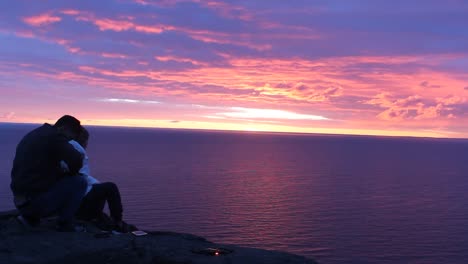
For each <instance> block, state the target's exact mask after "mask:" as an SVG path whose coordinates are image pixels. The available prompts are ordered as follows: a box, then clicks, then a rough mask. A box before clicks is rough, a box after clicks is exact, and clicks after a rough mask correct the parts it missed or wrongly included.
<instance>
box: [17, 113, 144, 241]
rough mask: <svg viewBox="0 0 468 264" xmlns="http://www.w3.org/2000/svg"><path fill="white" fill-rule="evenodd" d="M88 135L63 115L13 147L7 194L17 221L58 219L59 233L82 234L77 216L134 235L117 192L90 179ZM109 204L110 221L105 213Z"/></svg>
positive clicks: (100, 225)
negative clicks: (125, 220)
mask: <svg viewBox="0 0 468 264" xmlns="http://www.w3.org/2000/svg"><path fill="white" fill-rule="evenodd" d="M88 139H89V133H88V131H87V130H86V129H85V128H84V127H82V126H81V123H80V121H79V120H78V119H76V118H75V117H73V116H69V115H65V116H63V117H61V118H60V119H59V120H57V122H56V123H55V124H54V125H50V124H44V125H42V126H40V127H39V128H36V129H34V130H33V131H31V132H29V133H28V134H27V135H26V136H24V137H23V139H22V140H21V141H20V143H19V144H18V146H17V148H16V155H15V159H14V161H13V169H12V172H11V189H12V191H13V195H14V203H15V206H16V208H17V209H18V210H19V212H20V215H19V216H18V219H19V220H20V221H21V222H22V223H24V224H27V225H30V226H37V225H39V223H40V219H41V217H46V216H50V215H53V214H58V218H57V230H58V231H63V232H74V231H83V230H84V228H83V227H81V226H79V225H76V224H75V222H74V219H75V217H78V218H80V219H83V220H91V221H94V222H95V223H96V224H97V225H98V227H101V228H102V229H106V230H115V231H118V232H130V231H134V230H136V228H135V227H134V226H132V225H128V224H126V223H125V222H124V221H122V211H123V210H122V203H121V199H120V193H119V190H118V188H117V186H116V185H115V184H114V183H111V182H107V183H99V182H98V181H97V180H96V179H94V178H93V177H91V175H90V174H89V166H88V157H87V155H86V151H85V149H86V147H87V145H88ZM106 202H107V203H108V206H109V211H110V214H111V217H110V218H109V217H108V216H107V215H106V214H104V213H103V209H104V205H105V203H106Z"/></svg>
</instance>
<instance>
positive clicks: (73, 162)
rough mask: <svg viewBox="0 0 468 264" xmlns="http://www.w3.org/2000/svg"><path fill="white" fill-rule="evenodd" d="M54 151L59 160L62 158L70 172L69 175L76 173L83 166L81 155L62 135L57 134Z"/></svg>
mask: <svg viewBox="0 0 468 264" xmlns="http://www.w3.org/2000/svg"><path fill="white" fill-rule="evenodd" d="M54 145H55V153H57V156H58V157H59V160H63V161H64V162H65V163H66V164H67V166H68V170H69V172H70V175H76V174H78V172H79V171H80V169H81V167H82V166H83V155H82V154H81V153H80V152H79V151H78V150H76V149H75V148H74V147H73V146H72V145H71V144H69V143H68V140H67V138H66V137H64V136H59V137H58V138H57V140H56V142H55V144H54Z"/></svg>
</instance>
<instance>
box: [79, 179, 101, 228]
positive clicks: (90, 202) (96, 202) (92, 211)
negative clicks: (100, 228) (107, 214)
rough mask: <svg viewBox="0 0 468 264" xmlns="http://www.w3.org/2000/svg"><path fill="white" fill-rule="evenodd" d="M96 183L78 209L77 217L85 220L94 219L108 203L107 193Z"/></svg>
mask: <svg viewBox="0 0 468 264" xmlns="http://www.w3.org/2000/svg"><path fill="white" fill-rule="evenodd" d="M96 185H98V184H95V185H93V187H92V188H91V190H90V191H89V192H88V193H87V194H86V195H85V197H84V198H83V200H82V202H81V206H80V208H79V209H78V212H77V217H78V218H80V219H83V220H93V219H97V218H99V217H100V216H101V214H102V212H103V210H104V205H105V204H106V196H105V193H104V192H102V191H101V188H99V186H98V187H96Z"/></svg>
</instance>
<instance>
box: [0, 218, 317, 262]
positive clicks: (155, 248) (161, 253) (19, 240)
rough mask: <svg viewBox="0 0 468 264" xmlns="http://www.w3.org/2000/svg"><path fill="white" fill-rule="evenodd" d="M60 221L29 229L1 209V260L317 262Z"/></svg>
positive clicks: (194, 238) (190, 239)
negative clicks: (66, 228)
mask: <svg viewBox="0 0 468 264" xmlns="http://www.w3.org/2000/svg"><path fill="white" fill-rule="evenodd" d="M54 222H55V221H54V220H53V219H48V220H47V219H46V220H44V221H42V223H41V225H40V226H39V227H36V228H27V227H25V226H23V225H22V224H21V223H20V222H19V221H18V220H17V218H16V213H15V212H14V211H12V212H3V213H0V263H11V264H33V263H54V264H55V263H57V264H59V263H86V264H94V263H96V264H97V263H98V264H105V263H124V264H125V263H154V264H170V263H174V264H176V263H177V264H182V263H184V264H185V263H187V264H188V263H191V264H197V263H208V264H210V263H213V264H215V263H230V264H235V263H239V264H241V263H242V264H248V263H269V264H275V263H291V264H296V263H308V264H309V263H310V264H313V263H316V262H315V261H314V260H311V259H307V258H305V257H301V256H297V255H293V254H289V253H284V252H279V251H268V250H261V249H253V248H244V247H238V246H234V245H221V244H215V243H212V242H209V241H207V240H206V239H204V238H202V237H197V236H194V235H190V234H180V233H173V232H148V235H146V236H139V237H136V236H134V235H132V234H112V235H110V236H109V237H103V238H97V237H95V235H96V234H98V233H101V231H100V230H99V229H97V228H95V227H94V226H92V225H91V224H89V223H85V226H86V228H87V232H84V233H61V232H56V231H55V230H54ZM207 248H218V249H219V248H220V249H225V250H226V251H224V252H223V251H220V255H218V256H215V255H210V254H202V253H205V251H206V249H207ZM231 251H232V252H231ZM229 252H231V253H229Z"/></svg>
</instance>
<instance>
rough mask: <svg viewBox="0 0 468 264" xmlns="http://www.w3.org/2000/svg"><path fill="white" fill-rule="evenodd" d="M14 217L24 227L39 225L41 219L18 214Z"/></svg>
mask: <svg viewBox="0 0 468 264" xmlns="http://www.w3.org/2000/svg"><path fill="white" fill-rule="evenodd" d="M16 219H17V220H18V221H19V222H20V223H21V224H22V225H23V226H25V227H27V228H33V227H37V226H39V224H40V223H41V219H40V218H37V217H34V216H25V215H21V214H20V215H18V216H17V217H16Z"/></svg>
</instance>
